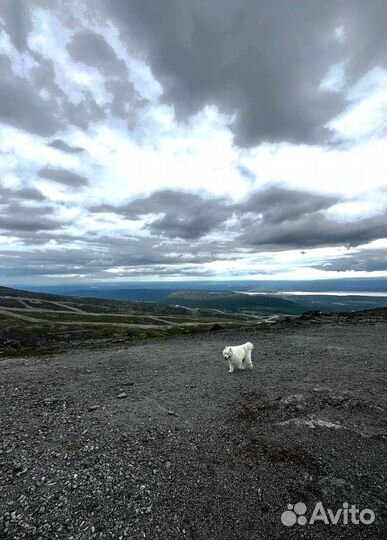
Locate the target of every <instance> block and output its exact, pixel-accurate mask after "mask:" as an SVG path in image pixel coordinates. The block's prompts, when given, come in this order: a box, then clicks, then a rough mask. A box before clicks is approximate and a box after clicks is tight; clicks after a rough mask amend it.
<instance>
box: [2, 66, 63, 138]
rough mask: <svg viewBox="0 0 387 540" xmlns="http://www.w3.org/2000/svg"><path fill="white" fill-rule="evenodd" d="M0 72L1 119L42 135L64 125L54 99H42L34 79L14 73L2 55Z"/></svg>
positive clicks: (49, 133) (50, 133)
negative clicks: (32, 80) (29, 79)
mask: <svg viewBox="0 0 387 540" xmlns="http://www.w3.org/2000/svg"><path fill="white" fill-rule="evenodd" d="M0 72H1V78H0V122H4V123H5V124H10V125H12V126H14V127H16V128H19V129H24V130H26V131H29V132H31V133H37V134H38V135H43V136H49V135H53V134H54V133H55V132H56V131H57V130H58V129H59V128H60V127H62V126H63V121H61V120H60V119H59V118H58V115H57V114H55V110H56V108H57V107H55V106H54V104H53V102H52V101H51V100H50V101H47V100H44V99H42V98H41V97H40V95H39V90H40V87H36V86H35V85H34V83H33V82H31V81H28V80H27V79H23V78H21V77H16V76H15V75H14V74H13V73H12V71H11V68H10V62H9V59H8V58H7V57H5V56H0ZM53 106H54V109H53V108H52V107H53Z"/></svg>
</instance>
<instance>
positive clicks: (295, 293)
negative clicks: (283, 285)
mask: <svg viewBox="0 0 387 540" xmlns="http://www.w3.org/2000/svg"><path fill="white" fill-rule="evenodd" d="M233 292H236V293H239V294H248V295H250V296H257V295H268V294H272V295H276V296H281V295H288V296H371V297H379V298H385V297H387V292H361V291H345V292H339V291H328V292H326V291H325V292H320V291H314V292H310V291H275V292H267V291H266V292H254V291H233Z"/></svg>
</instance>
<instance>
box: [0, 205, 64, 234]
mask: <svg viewBox="0 0 387 540" xmlns="http://www.w3.org/2000/svg"><path fill="white" fill-rule="evenodd" d="M52 212H53V210H52V208H51V207H50V206H34V207H28V206H23V205H21V204H19V203H18V202H14V201H12V202H11V203H10V204H8V206H7V207H6V208H5V209H4V210H2V213H1V216H0V230H1V229H2V230H5V231H21V232H23V231H25V232H27V233H28V234H31V233H34V232H36V231H45V230H46V231H47V230H54V229H59V228H60V224H59V223H58V222H57V221H56V220H55V219H53V218H47V217H45V214H51V213H52Z"/></svg>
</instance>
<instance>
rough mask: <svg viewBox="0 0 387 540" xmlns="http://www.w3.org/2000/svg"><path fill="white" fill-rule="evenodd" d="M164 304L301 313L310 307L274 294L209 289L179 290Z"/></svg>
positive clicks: (162, 301)
mask: <svg viewBox="0 0 387 540" xmlns="http://www.w3.org/2000/svg"><path fill="white" fill-rule="evenodd" d="M160 303H162V304H169V305H171V304H172V305H178V306H185V307H190V308H199V309H219V310H225V311H229V312H241V311H249V310H253V311H255V312H261V313H266V314H267V313H276V314H278V313H281V314H288V315H300V314H301V313H302V312H303V311H306V310H307V309H308V307H306V306H304V305H303V304H302V301H300V302H295V301H293V300H287V299H284V298H281V297H278V296H274V295H270V294H267V295H257V296H253V295H251V296H250V295H247V294H240V293H223V292H207V291H178V292H174V293H172V294H170V295H169V296H167V297H166V298H163V299H162V300H160Z"/></svg>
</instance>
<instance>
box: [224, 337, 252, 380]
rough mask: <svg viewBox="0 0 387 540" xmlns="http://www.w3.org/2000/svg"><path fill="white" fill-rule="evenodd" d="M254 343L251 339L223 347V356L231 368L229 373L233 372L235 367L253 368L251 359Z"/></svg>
mask: <svg viewBox="0 0 387 540" xmlns="http://www.w3.org/2000/svg"><path fill="white" fill-rule="evenodd" d="M253 348H254V345H253V344H252V343H250V342H249V341H248V342H247V343H244V344H243V345H234V346H231V347H230V346H227V347H225V348H224V349H223V358H224V359H225V360H227V361H228V365H229V366H230V369H229V370H228V372H229V373H232V372H233V371H234V369H246V368H249V369H253V363H252V361H251V351H252V350H253Z"/></svg>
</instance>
